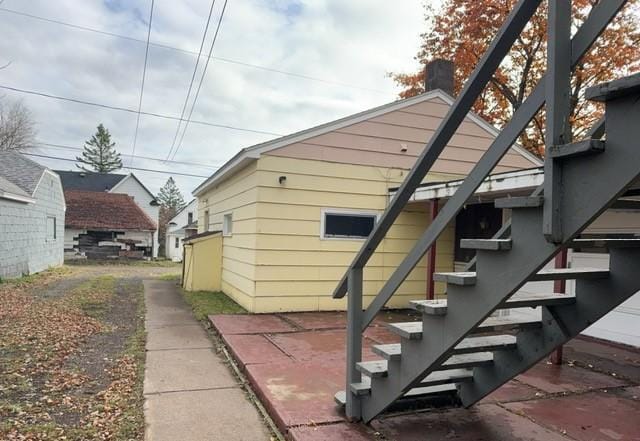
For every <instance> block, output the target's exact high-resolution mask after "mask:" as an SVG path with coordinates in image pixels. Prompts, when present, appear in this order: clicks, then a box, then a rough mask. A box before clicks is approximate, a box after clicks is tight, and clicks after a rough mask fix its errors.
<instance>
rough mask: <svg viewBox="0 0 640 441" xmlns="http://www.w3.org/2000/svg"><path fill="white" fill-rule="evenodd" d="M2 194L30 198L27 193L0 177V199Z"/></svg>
mask: <svg viewBox="0 0 640 441" xmlns="http://www.w3.org/2000/svg"><path fill="white" fill-rule="evenodd" d="M3 193H10V194H14V195H16V196H22V197H27V198H28V197H29V196H31V195H30V194H29V193H27V192H26V191H24V190H23V189H21V188H20V187H18V186H17V185H16V184H14V183H13V182H11V181H9V180H7V179H5V178H3V177H2V176H0V197H2V195H3Z"/></svg>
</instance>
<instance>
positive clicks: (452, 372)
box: [420, 369, 473, 386]
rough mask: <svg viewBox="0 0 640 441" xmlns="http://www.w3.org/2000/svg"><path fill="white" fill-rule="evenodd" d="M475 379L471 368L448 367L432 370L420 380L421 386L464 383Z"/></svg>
mask: <svg viewBox="0 0 640 441" xmlns="http://www.w3.org/2000/svg"><path fill="white" fill-rule="evenodd" d="M467 381H473V371H472V370H471V369H448V370H445V371H434V372H431V373H430V374H429V375H427V377H426V378H425V379H424V380H422V381H421V382H420V386H435V385H438V384H449V383H463V382H467Z"/></svg>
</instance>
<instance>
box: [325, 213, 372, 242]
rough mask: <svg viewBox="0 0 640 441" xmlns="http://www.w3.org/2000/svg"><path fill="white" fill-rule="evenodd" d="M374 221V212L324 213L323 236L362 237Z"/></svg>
mask: <svg viewBox="0 0 640 441" xmlns="http://www.w3.org/2000/svg"><path fill="white" fill-rule="evenodd" d="M375 223H376V215H374V214H352V213H325V214H324V231H323V235H324V237H328V238H331V237H342V238H354V239H364V238H367V237H368V236H369V234H371V231H372V230H373V226H374V225H375Z"/></svg>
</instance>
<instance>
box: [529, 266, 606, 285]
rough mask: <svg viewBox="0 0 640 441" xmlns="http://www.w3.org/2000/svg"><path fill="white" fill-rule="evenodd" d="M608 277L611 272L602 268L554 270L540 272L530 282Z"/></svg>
mask: <svg viewBox="0 0 640 441" xmlns="http://www.w3.org/2000/svg"><path fill="white" fill-rule="evenodd" d="M607 277H609V270H605V269H600V268H554V269H544V270H540V271H538V274H534V275H533V276H532V277H531V278H530V279H529V281H532V282H540V281H546V280H574V279H605V278H607Z"/></svg>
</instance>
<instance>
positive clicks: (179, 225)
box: [165, 199, 198, 262]
mask: <svg viewBox="0 0 640 441" xmlns="http://www.w3.org/2000/svg"><path fill="white" fill-rule="evenodd" d="M197 219H198V201H197V199H194V200H192V201H191V202H189V203H188V204H187V205H186V206H185V207H184V208H183V209H182V210H180V211H178V212H177V213H176V215H175V216H173V217H172V218H171V219H170V220H169V223H168V224H167V233H166V243H165V245H166V246H165V255H166V257H167V259H171V260H173V261H174V262H181V261H182V255H183V254H182V252H183V249H184V246H183V242H184V239H185V238H187V237H189V236H191V235H193V234H196V233H197V232H198V221H197Z"/></svg>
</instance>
